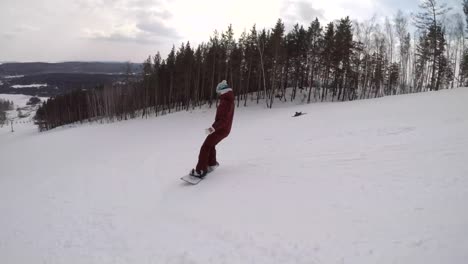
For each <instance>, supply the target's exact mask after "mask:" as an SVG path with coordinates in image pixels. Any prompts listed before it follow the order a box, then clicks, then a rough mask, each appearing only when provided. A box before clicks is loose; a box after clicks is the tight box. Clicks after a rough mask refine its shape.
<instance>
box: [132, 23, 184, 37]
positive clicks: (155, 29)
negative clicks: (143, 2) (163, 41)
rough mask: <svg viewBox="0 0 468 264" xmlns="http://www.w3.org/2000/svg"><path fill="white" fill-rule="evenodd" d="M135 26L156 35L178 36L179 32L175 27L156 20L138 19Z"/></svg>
mask: <svg viewBox="0 0 468 264" xmlns="http://www.w3.org/2000/svg"><path fill="white" fill-rule="evenodd" d="M136 26H137V28H138V29H140V30H142V31H144V32H146V33H148V34H154V35H156V36H158V37H165V38H179V34H178V33H177V31H176V30H175V29H173V28H170V27H167V26H166V25H164V24H163V23H162V22H161V21H158V20H146V21H140V22H139V23H138V24H137V25H136Z"/></svg>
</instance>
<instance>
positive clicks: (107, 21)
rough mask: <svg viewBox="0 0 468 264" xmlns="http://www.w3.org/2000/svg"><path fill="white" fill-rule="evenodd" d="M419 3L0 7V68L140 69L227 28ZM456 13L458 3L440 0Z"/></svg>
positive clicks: (208, 0) (147, 2) (112, 0)
mask: <svg viewBox="0 0 468 264" xmlns="http://www.w3.org/2000/svg"><path fill="white" fill-rule="evenodd" d="M418 1H419V0H230V1H227V0H226V1H224V0H172V1H170V0H0V61H48V62H56V61H69V60H80V61H132V62H142V61H143V60H144V59H145V58H146V57H147V56H148V55H150V54H152V55H154V54H155V53H156V51H160V52H161V53H162V55H163V56H165V55H166V54H167V52H168V51H169V50H170V48H171V47H172V45H173V44H175V45H176V47H178V46H180V44H181V42H186V41H190V43H192V44H195V45H196V44H198V43H200V42H201V41H207V40H208V39H209V36H210V35H211V34H212V33H213V31H214V30H215V29H216V30H218V31H222V30H225V29H226V28H227V26H228V25H229V24H230V23H232V25H233V27H234V31H235V33H236V36H238V35H239V34H240V33H241V32H242V31H243V30H244V29H247V30H249V29H250V28H251V27H252V25H253V24H254V23H256V24H257V28H263V27H267V28H271V27H273V26H274V24H275V22H276V20H277V19H278V18H282V19H283V20H284V22H285V23H286V24H287V25H292V24H294V23H296V22H299V23H302V24H303V25H307V24H309V23H310V22H311V21H312V20H313V19H315V17H318V18H319V19H320V20H321V22H322V23H325V22H328V21H331V20H334V19H338V18H341V17H344V16H347V15H349V16H350V17H351V19H358V20H366V19H368V18H370V17H371V16H372V15H374V14H376V15H377V17H378V18H383V17H385V16H392V15H394V14H395V13H396V11H397V10H398V9H401V10H403V11H404V12H406V13H408V14H409V13H410V12H411V11H413V12H414V11H417V10H418ZM445 1H446V2H447V3H449V5H450V6H453V7H455V8H456V12H459V10H461V9H460V6H461V3H460V2H461V0H445Z"/></svg>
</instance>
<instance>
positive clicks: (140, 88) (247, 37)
mask: <svg viewBox="0 0 468 264" xmlns="http://www.w3.org/2000/svg"><path fill="white" fill-rule="evenodd" d="M463 7H464V12H465V15H468V0H464V2H463ZM450 11H451V10H450V8H447V7H446V5H439V4H438V3H437V2H436V0H425V1H423V2H422V3H421V4H420V10H419V12H418V13H416V14H411V15H410V16H409V15H406V14H404V13H403V12H401V11H398V13H397V14H395V15H394V16H393V18H392V19H389V18H386V19H385V21H384V22H383V24H382V23H380V22H378V21H377V19H376V18H375V17H374V18H371V19H369V20H367V21H361V22H359V21H352V20H351V19H350V18H349V17H345V18H342V19H339V20H336V21H333V22H330V23H328V24H326V25H322V24H321V22H320V21H319V20H318V19H315V20H313V21H312V22H311V23H310V24H309V25H306V26H303V25H300V24H295V25H294V26H293V27H292V29H291V30H289V31H286V29H285V24H284V22H283V21H282V20H281V19H278V21H277V22H276V24H275V26H274V27H273V28H271V29H261V30H258V29H257V28H256V26H255V25H254V26H253V27H252V28H251V29H250V30H249V31H244V32H243V33H242V34H241V35H240V37H239V38H238V39H235V38H234V31H233V28H232V26H229V27H228V28H227V30H226V31H224V32H221V33H218V32H217V31H215V32H214V34H213V36H211V37H210V39H209V41H207V42H205V43H201V44H200V45H198V46H197V47H192V45H191V44H190V43H189V42H187V43H182V45H181V46H180V47H178V48H176V47H174V46H173V48H172V50H171V51H170V52H169V54H168V55H167V57H166V58H165V59H163V58H162V57H161V55H160V53H159V52H158V53H156V55H155V56H149V57H148V58H147V59H146V60H145V62H144V63H143V69H142V73H141V75H140V76H135V75H132V74H130V73H131V69H129V70H128V73H129V74H128V75H127V79H126V80H125V81H123V82H119V83H115V84H114V85H106V86H99V87H96V88H95V89H90V90H77V91H74V92H72V93H69V94H66V95H62V96H56V97H53V98H51V99H49V100H48V101H47V102H45V103H44V104H43V105H42V106H41V107H40V108H39V110H38V111H37V114H36V122H37V124H38V125H39V127H40V129H41V130H47V129H51V128H54V127H57V126H61V125H64V124H68V123H73V122H78V121H85V120H94V119H96V118H108V119H111V120H126V119H128V118H135V117H143V118H144V117H147V116H148V115H160V114H166V113H170V112H173V111H179V110H188V109H190V108H195V107H199V106H201V105H204V104H208V105H209V106H210V107H211V106H212V105H213V104H216V102H217V101H216V96H215V92H214V87H215V86H216V84H217V83H218V82H219V81H221V80H223V79H225V80H227V81H228V83H229V84H230V85H231V86H232V87H233V88H234V90H235V93H236V104H237V106H238V107H239V106H241V105H242V106H247V105H248V103H249V102H250V103H252V102H253V103H257V104H259V103H262V104H265V105H266V107H268V108H271V107H273V105H274V103H279V102H286V101H294V100H302V101H304V102H307V103H310V102H317V101H347V100H355V99H365V98H375V97H380V96H385V95H396V94H404V93H415V92H423V91H436V90H440V89H447V88H453V87H458V86H462V85H466V81H467V79H468V50H467V48H466V47H465V42H464V39H465V35H464V33H465V23H464V20H463V17H462V15H460V14H456V13H455V14H451V12H450ZM466 19H467V21H468V16H467V18H466ZM410 24H413V25H415V26H416V29H417V30H416V32H414V33H413V34H411V33H410ZM129 67H130V66H129Z"/></svg>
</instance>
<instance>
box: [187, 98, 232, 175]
mask: <svg viewBox="0 0 468 264" xmlns="http://www.w3.org/2000/svg"><path fill="white" fill-rule="evenodd" d="M219 100H220V103H219V105H218V109H217V110H216V118H215V122H214V123H213V125H212V127H213V128H214V129H215V131H214V132H213V133H211V134H210V135H208V136H207V137H206V139H205V142H203V145H202V146H201V149H200V155H199V156H198V164H197V167H196V170H197V171H207V169H208V166H214V165H216V145H217V144H218V143H219V142H220V141H221V140H223V139H224V138H225V137H227V136H228V135H229V133H230V132H231V127H232V119H233V117H234V93H233V92H232V91H229V92H226V93H225V94H222V95H221V96H220V97H219Z"/></svg>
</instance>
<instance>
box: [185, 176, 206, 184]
mask: <svg viewBox="0 0 468 264" xmlns="http://www.w3.org/2000/svg"><path fill="white" fill-rule="evenodd" d="M205 177H206V176H205ZM180 179H181V180H183V181H184V182H186V183H190V184H192V185H197V184H198V183H200V182H201V181H202V180H203V178H200V177H195V176H192V175H190V174H187V175H185V176H184V177H182V178H180Z"/></svg>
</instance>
